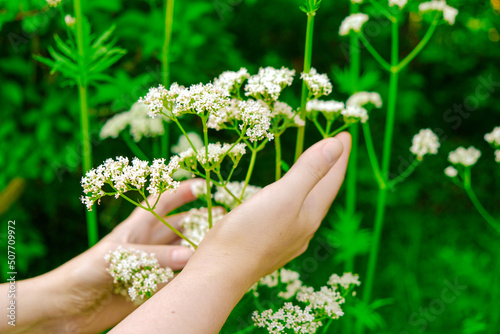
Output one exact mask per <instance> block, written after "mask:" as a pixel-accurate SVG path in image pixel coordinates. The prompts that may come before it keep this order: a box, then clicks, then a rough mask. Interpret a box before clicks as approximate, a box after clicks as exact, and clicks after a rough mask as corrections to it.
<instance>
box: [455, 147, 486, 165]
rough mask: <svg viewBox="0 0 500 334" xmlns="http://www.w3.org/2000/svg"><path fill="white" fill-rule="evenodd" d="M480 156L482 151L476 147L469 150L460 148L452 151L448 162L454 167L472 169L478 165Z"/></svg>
mask: <svg viewBox="0 0 500 334" xmlns="http://www.w3.org/2000/svg"><path fill="white" fill-rule="evenodd" d="M480 156H481V151H479V150H478V149H476V148H475V147H474V146H470V147H469V148H467V149H466V148H464V147H462V146H460V147H459V148H457V149H456V150H455V151H451V152H450V153H449V154H448V161H449V162H451V163H452V164H454V165H462V166H464V167H470V166H473V165H475V164H476V162H477V160H478V159H479V157H480Z"/></svg>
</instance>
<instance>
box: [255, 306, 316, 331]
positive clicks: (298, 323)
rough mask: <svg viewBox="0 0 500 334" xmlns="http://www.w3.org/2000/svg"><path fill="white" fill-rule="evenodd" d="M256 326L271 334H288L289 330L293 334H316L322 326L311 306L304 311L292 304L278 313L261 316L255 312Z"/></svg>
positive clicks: (271, 311) (267, 312)
mask: <svg viewBox="0 0 500 334" xmlns="http://www.w3.org/2000/svg"><path fill="white" fill-rule="evenodd" d="M252 319H253V321H254V323H255V326H257V327H261V328H266V329H267V331H268V332H269V333H277V334H279V333H286V332H287V331H286V330H287V329H289V330H291V332H293V333H304V334H306V333H316V331H317V330H318V328H319V327H320V326H321V325H322V322H321V321H315V315H314V313H313V312H312V310H311V307H310V306H306V307H305V308H304V309H302V308H300V307H299V306H296V305H293V304H292V303H285V305H284V306H283V307H282V308H280V309H279V310H278V311H276V312H273V310H266V311H264V312H262V313H260V314H259V312H257V311H255V312H254V313H253V315H252Z"/></svg>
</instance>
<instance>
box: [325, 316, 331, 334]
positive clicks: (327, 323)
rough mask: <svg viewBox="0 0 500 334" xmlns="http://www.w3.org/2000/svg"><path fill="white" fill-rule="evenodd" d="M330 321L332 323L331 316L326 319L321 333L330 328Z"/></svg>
mask: <svg viewBox="0 0 500 334" xmlns="http://www.w3.org/2000/svg"><path fill="white" fill-rule="evenodd" d="M332 323H333V319H332V318H329V319H328V320H327V321H326V325H325V327H323V334H326V333H328V329H329V328H330V326H331V325H332Z"/></svg>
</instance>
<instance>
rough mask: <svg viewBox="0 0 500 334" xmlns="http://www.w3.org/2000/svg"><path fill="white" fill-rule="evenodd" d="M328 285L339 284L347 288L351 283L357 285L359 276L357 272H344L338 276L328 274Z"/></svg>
mask: <svg viewBox="0 0 500 334" xmlns="http://www.w3.org/2000/svg"><path fill="white" fill-rule="evenodd" d="M327 284H328V285H340V286H341V287H342V288H344V289H346V290H347V289H349V287H350V286H351V284H352V285H357V286H359V285H360V284H361V282H360V281H359V276H358V275H357V274H354V275H353V274H352V273H344V274H343V275H342V276H339V275H337V274H333V275H332V276H330V278H329V279H328V283H327Z"/></svg>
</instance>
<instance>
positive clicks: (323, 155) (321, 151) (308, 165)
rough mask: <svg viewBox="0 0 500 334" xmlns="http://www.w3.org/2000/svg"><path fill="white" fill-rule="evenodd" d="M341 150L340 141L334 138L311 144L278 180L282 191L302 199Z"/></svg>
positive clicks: (336, 158)
mask: <svg viewBox="0 0 500 334" xmlns="http://www.w3.org/2000/svg"><path fill="white" fill-rule="evenodd" d="M342 151H343V146H342V142H341V141H339V140H338V139H335V138H328V139H324V140H322V141H320V142H318V143H316V144H314V145H313V146H311V147H310V148H309V149H308V150H307V151H305V152H304V153H303V154H302V156H301V157H300V158H299V160H297V162H296V163H295V164H294V165H293V166H292V168H291V169H290V171H288V173H286V175H285V176H284V177H283V178H282V179H281V180H280V181H279V182H280V186H281V187H284V188H285V189H284V193H288V194H290V195H293V196H295V198H296V199H297V200H300V201H301V202H302V201H304V199H305V198H306V197H307V195H308V194H309V192H310V191H311V190H312V189H313V188H314V187H315V186H316V184H317V183H318V182H319V181H320V180H321V179H322V178H323V177H324V176H325V175H326V174H327V173H328V171H329V170H330V169H331V167H332V166H333V165H334V164H335V163H336V161H337V160H338V159H339V157H340V156H341V154H342Z"/></svg>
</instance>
